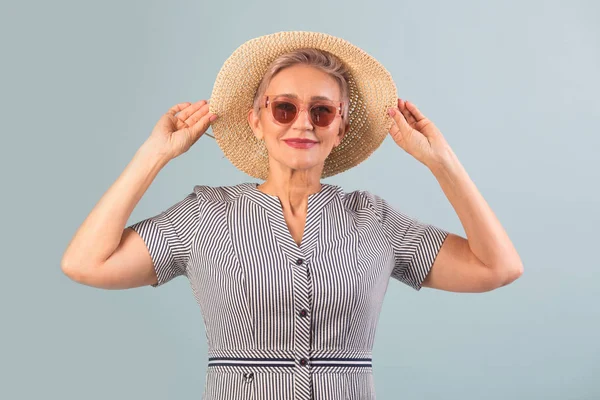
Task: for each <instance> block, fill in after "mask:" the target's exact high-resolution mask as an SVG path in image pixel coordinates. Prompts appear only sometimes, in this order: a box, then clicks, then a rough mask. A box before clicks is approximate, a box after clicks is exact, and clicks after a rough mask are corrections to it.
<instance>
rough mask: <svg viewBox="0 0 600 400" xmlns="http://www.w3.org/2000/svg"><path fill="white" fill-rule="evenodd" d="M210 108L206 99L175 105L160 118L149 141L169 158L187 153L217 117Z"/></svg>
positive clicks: (156, 149)
mask: <svg viewBox="0 0 600 400" xmlns="http://www.w3.org/2000/svg"><path fill="white" fill-rule="evenodd" d="M208 108H209V104H208V102H207V101H206V100H200V101H198V102H196V103H194V104H191V103H189V102H185V103H179V104H176V105H174V106H173V107H171V108H170V109H169V111H167V112H166V113H165V114H164V115H163V116H162V117H161V118H160V119H159V120H158V122H157V123H156V125H155V126H154V129H153V130H152V133H151V134H150V137H149V138H148V142H150V143H151V145H152V146H153V148H154V149H155V151H157V152H158V153H159V154H161V155H162V156H164V157H166V158H167V159H169V160H171V159H173V158H175V157H177V156H179V155H181V154H183V153H185V152H186V151H188V150H189V149H190V147H192V145H193V144H194V143H196V141H198V139H199V138H200V136H202V135H203V134H204V133H205V132H206V130H207V129H208V127H209V126H210V124H211V122H213V121H214V120H215V119H216V118H217V116H216V115H215V114H212V113H210V112H209V111H208Z"/></svg>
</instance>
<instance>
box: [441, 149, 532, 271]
mask: <svg viewBox="0 0 600 400" xmlns="http://www.w3.org/2000/svg"><path fill="white" fill-rule="evenodd" d="M430 170H431V172H432V173H433V174H434V176H435V177H436V179H437V181H438V182H439V184H440V186H441V188H442V190H443V192H444V194H445V195H446V197H447V198H448V200H449V201H450V204H451V205H452V207H453V208H454V210H455V211H456V214H457V216H458V218H459V219H460V222H461V224H462V226H463V228H464V230H465V233H466V235H467V240H468V242H469V247H470V248H471V251H472V252H473V254H475V256H476V257H477V258H478V259H479V260H480V261H481V262H482V263H483V264H485V265H487V266H488V267H490V268H494V269H498V270H499V272H502V273H508V274H512V273H519V272H520V270H521V269H522V262H521V259H520V257H519V254H518V253H517V251H516V249H515V248H514V246H513V244H512V242H511V240H510V238H509V237H508V235H507V233H506V231H505V230H504V228H503V227H502V225H501V224H500V221H498V219H497V218H496V216H495V215H494V212H493V211H492V209H491V208H490V207H489V205H488V204H487V202H486V201H485V199H484V198H483V196H482V195H481V193H479V190H478V189H477V187H476V186H475V184H474V183H473V181H472V180H471V178H470V177H469V176H468V174H467V172H466V170H465V169H464V168H463V166H462V164H461V163H460V161H459V160H458V158H457V157H456V155H455V154H454V152H453V151H452V150H451V149H449V150H448V153H447V156H445V157H444V160H443V161H442V162H440V163H438V164H437V165H435V166H431V167H430Z"/></svg>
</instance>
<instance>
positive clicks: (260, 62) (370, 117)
mask: <svg viewBox="0 0 600 400" xmlns="http://www.w3.org/2000/svg"><path fill="white" fill-rule="evenodd" d="M306 47H311V48H316V49H320V50H324V51H326V52H329V53H332V54H333V55H335V56H337V57H338V58H339V59H340V60H341V61H342V62H343V63H344V64H345V65H346V67H347V69H348V72H349V75H350V79H349V82H348V90H349V93H348V95H349V100H350V104H349V112H348V121H347V122H349V123H350V129H349V130H348V132H346V134H345V136H344V138H343V139H342V142H341V143H340V144H339V146H337V147H334V148H333V150H332V151H331V153H330V154H329V156H328V157H327V159H326V160H325V166H324V168H323V174H322V176H321V177H322V178H326V177H329V176H332V175H335V174H338V173H340V172H343V171H346V170H347V169H350V168H352V167H354V166H355V165H357V164H359V163H361V162H362V161H364V160H366V159H367V158H368V157H369V156H370V155H371V154H372V153H373V152H374V151H375V150H376V149H377V148H378V147H379V145H381V143H382V142H383V140H384V139H385V137H386V135H387V134H388V132H389V130H390V128H391V126H392V124H393V120H392V119H391V118H390V117H389V115H388V114H387V110H388V108H390V107H395V106H397V104H398V103H397V102H398V97H397V91H396V86H395V84H394V81H393V80H392V77H391V75H390V73H389V72H388V71H387V70H386V69H385V68H384V67H383V65H381V64H380V63H379V62H378V61H377V60H376V59H375V58H373V57H372V56H370V55H369V54H367V53H366V52H365V51H363V50H362V49H360V48H358V47H356V46H355V45H353V44H351V43H349V42H348V41H346V40H344V39H341V38H338V37H335V36H331V35H328V34H325V33H319V32H305V31H287V32H277V33H272V34H269V35H265V36H260V37H257V38H254V39H251V40H249V41H247V42H245V43H244V44H242V45H241V46H239V47H238V48H237V49H236V50H235V51H234V52H233V54H231V56H229V58H228V59H227V60H226V61H225V63H224V64H223V66H222V67H221V70H220V71H219V73H218V75H217V78H216V80H215V84H214V87H213V91H212V94H211V96H210V105H209V110H210V112H212V113H214V114H217V115H218V116H219V118H217V120H216V121H214V122H213V123H212V125H211V127H212V131H213V134H214V138H215V139H216V141H217V143H218V145H219V147H220V148H221V150H222V151H223V153H224V154H225V156H226V157H227V158H228V159H229V160H230V161H231V162H232V163H233V165H235V166H236V167H237V168H238V169H240V170H242V171H244V172H246V173H247V174H248V175H250V176H252V177H255V178H259V179H263V180H266V179H267V175H268V171H269V158H268V153H267V149H266V147H265V145H264V142H263V141H262V140H259V139H257V138H256V137H255V136H254V133H253V131H252V128H251V127H250V125H249V124H248V119H247V115H248V114H247V113H248V110H250V109H251V108H252V106H253V100H254V95H255V93H256V90H257V89H258V86H259V84H260V81H261V79H262V77H263V76H264V74H265V73H266V71H267V69H268V67H269V65H270V64H271V62H272V61H273V60H275V59H276V58H277V57H278V56H280V55H282V54H284V53H288V52H291V51H293V50H296V49H300V48H306Z"/></svg>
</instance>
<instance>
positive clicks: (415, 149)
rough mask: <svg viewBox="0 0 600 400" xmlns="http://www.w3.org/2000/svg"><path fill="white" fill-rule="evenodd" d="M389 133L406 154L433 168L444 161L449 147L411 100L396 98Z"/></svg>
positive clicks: (437, 130)
mask: <svg viewBox="0 0 600 400" xmlns="http://www.w3.org/2000/svg"><path fill="white" fill-rule="evenodd" d="M391 110H393V111H394V115H392V118H393V119H394V124H393V125H392V127H391V128H390V135H391V136H392V138H393V139H394V141H395V142H396V144H398V146H400V147H402V148H403V149H404V150H405V151H406V152H407V153H408V154H410V155H411V156H413V157H414V158H416V159H417V160H419V161H420V162H422V163H423V164H425V166H427V167H428V168H430V169H431V168H433V167H434V166H435V165H439V164H440V163H442V162H443V161H444V158H445V157H446V156H447V155H448V154H449V153H450V151H449V150H450V147H449V146H448V143H447V142H446V139H444V137H443V136H442V133H441V132H440V131H439V129H438V128H437V127H436V126H435V125H434V124H433V122H431V121H430V120H429V119H427V118H426V117H425V116H424V115H423V114H422V113H421V112H420V111H419V109H418V108H417V107H416V106H415V105H414V104H413V103H411V102H408V101H404V100H402V99H398V107H394V108H390V110H389V111H391Z"/></svg>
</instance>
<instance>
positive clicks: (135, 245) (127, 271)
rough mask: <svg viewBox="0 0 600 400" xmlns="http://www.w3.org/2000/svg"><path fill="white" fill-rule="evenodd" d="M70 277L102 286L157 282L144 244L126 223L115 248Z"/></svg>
mask: <svg viewBox="0 0 600 400" xmlns="http://www.w3.org/2000/svg"><path fill="white" fill-rule="evenodd" d="M73 279H75V280H76V281H77V282H79V283H82V284H84V285H88V286H93V287H97V288H102V289H130V288H135V287H140V286H146V285H153V284H156V282H157V275H156V272H155V270H154V265H153V262H152V258H151V257H150V253H149V252H148V249H147V247H146V244H145V243H144V241H143V240H142V238H141V237H140V236H139V235H138V234H137V233H136V232H135V231H134V230H133V229H131V228H129V227H128V228H125V230H124V231H123V235H122V237H121V241H120V243H119V245H118V247H117V248H116V250H115V251H114V252H113V254H112V255H111V256H110V257H109V258H108V259H107V260H106V261H105V262H104V263H103V264H102V265H98V266H91V267H87V268H84V269H81V270H79V271H78V272H77V276H75V277H74V278H73Z"/></svg>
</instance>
